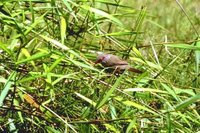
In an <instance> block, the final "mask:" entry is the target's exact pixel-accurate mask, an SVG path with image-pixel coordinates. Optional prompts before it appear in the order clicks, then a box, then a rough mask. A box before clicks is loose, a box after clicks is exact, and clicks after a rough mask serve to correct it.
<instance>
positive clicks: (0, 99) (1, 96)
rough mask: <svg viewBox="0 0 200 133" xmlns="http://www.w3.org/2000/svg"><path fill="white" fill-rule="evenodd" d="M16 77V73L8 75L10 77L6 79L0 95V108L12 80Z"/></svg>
mask: <svg viewBox="0 0 200 133" xmlns="http://www.w3.org/2000/svg"><path fill="white" fill-rule="evenodd" d="M15 77H16V72H12V73H11V74H10V76H9V77H8V80H7V81H6V83H5V86H4V88H3V90H2V91H1V95H0V107H1V106H2V105H3V101H4V99H5V98H6V96H7V94H8V91H9V90H10V88H11V85H12V84H13V80H14V79H15Z"/></svg>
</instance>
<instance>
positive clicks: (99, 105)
mask: <svg viewBox="0 0 200 133" xmlns="http://www.w3.org/2000/svg"><path fill="white" fill-rule="evenodd" d="M122 77H123V74H122V75H121V76H120V77H119V78H118V79H117V80H116V82H115V83H114V85H113V86H112V88H111V89H110V90H109V91H108V92H107V93H106V95H105V96H104V98H103V99H102V100H101V101H100V102H99V103H98V104H97V107H96V108H97V109H99V108H100V107H102V106H103V105H104V104H105V103H106V102H107V101H108V99H109V98H110V96H111V95H112V93H113V92H114V91H115V90H116V89H117V87H118V85H119V84H120V82H121V80H122Z"/></svg>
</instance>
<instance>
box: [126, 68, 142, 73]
mask: <svg viewBox="0 0 200 133" xmlns="http://www.w3.org/2000/svg"><path fill="white" fill-rule="evenodd" d="M128 71H130V72H135V73H143V72H142V71H141V70H138V69H135V68H132V67H131V68H129V69H128Z"/></svg>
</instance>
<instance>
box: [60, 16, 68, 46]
mask: <svg viewBox="0 0 200 133" xmlns="http://www.w3.org/2000/svg"><path fill="white" fill-rule="evenodd" d="M66 28H67V24H66V21H65V18H64V17H61V22H60V32H61V33H60V35H61V42H62V44H64V41H65V37H66Z"/></svg>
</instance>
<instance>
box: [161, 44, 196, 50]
mask: <svg viewBox="0 0 200 133" xmlns="http://www.w3.org/2000/svg"><path fill="white" fill-rule="evenodd" d="M165 46H168V47H173V48H181V49H188V50H200V46H193V45H188V44H165Z"/></svg>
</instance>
